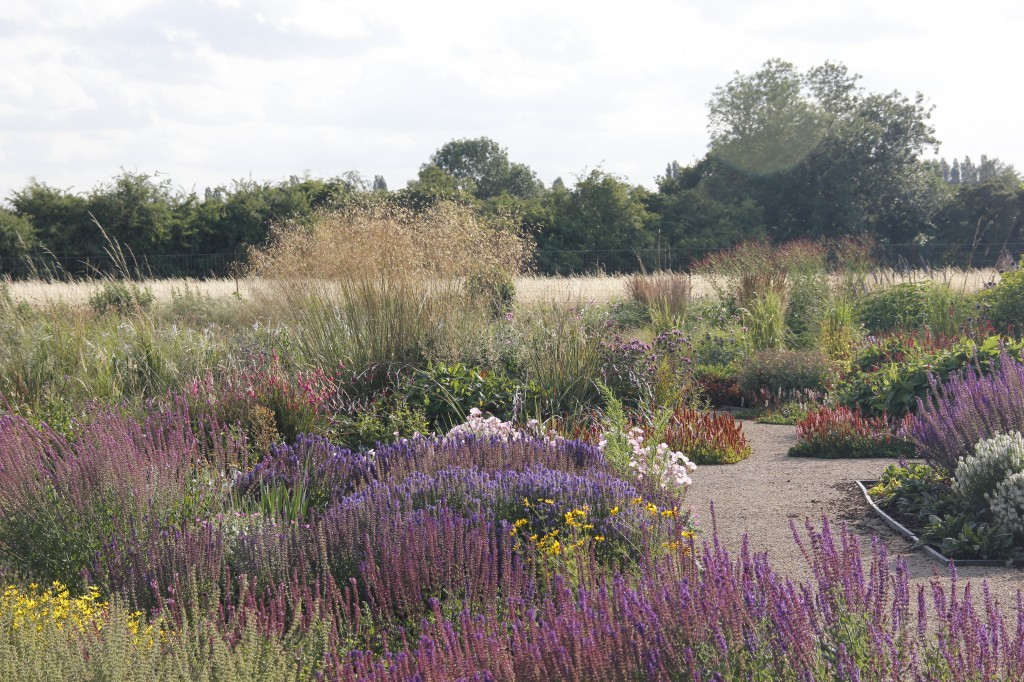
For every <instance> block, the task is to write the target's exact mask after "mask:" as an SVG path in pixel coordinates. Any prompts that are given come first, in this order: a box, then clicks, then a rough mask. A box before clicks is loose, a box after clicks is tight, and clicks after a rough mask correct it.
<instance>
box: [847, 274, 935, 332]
mask: <svg viewBox="0 0 1024 682" xmlns="http://www.w3.org/2000/svg"><path fill="white" fill-rule="evenodd" d="M929 286H933V285H931V284H930V283H927V284H926V283H922V284H897V285H895V286H891V287H883V288H880V289H875V290H874V291H872V292H871V293H869V294H868V295H866V296H864V297H863V298H861V299H860V300H859V301H858V302H857V320H858V321H859V322H860V323H861V324H863V325H864V327H865V328H866V329H867V330H868V331H869V332H871V333H872V334H880V333H882V332H888V331H893V330H895V329H909V328H914V327H917V326H918V325H920V324H921V323H922V322H924V321H925V319H926V313H927V307H926V302H925V295H926V292H925V289H926V288H927V287H929Z"/></svg>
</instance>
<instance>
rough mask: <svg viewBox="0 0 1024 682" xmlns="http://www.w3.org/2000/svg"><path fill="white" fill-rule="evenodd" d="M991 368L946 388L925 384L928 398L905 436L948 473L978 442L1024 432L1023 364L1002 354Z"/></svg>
mask: <svg viewBox="0 0 1024 682" xmlns="http://www.w3.org/2000/svg"><path fill="white" fill-rule="evenodd" d="M994 364H995V368H994V371H991V374H989V375H988V376H985V375H983V374H982V370H983V368H984V365H982V364H981V363H980V362H978V364H977V366H971V365H968V366H967V368H966V370H965V371H964V372H962V373H956V374H953V375H952V376H951V377H950V379H949V381H947V382H946V383H944V384H943V383H940V382H939V378H938V377H937V376H934V375H932V376H931V377H930V378H929V387H930V388H931V394H930V395H929V396H927V398H925V399H923V400H922V399H920V398H919V399H918V410H917V415H916V416H915V417H914V418H913V419H912V420H911V421H910V422H909V423H908V425H907V430H906V433H907V436H908V437H909V438H910V439H911V440H912V441H913V442H914V443H915V445H916V446H917V449H918V452H920V453H921V456H922V457H925V458H926V459H928V460H930V461H932V462H934V463H935V464H936V465H938V466H942V467H945V468H947V469H949V470H950V471H952V470H953V469H955V468H956V466H957V463H958V461H959V460H960V459H961V458H968V457H970V456H971V455H972V453H973V452H974V447H975V444H976V443H977V442H978V441H980V440H984V439H986V438H991V437H993V436H995V435H996V433H999V432H1003V433H1006V432H1009V431H1022V430H1024V364H1022V363H1021V362H1019V361H1017V360H1015V359H1014V358H1012V357H1010V355H1009V354H1008V353H1006V352H1003V353H1002V354H1001V355H1000V356H999V357H998V360H997V361H996V362H995V363H994Z"/></svg>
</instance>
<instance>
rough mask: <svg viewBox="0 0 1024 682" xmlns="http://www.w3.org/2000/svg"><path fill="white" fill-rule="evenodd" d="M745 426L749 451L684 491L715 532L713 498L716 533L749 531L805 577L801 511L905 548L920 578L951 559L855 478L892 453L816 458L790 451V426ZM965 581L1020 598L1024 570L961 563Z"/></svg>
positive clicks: (737, 538)
mask: <svg viewBox="0 0 1024 682" xmlns="http://www.w3.org/2000/svg"><path fill="white" fill-rule="evenodd" d="M743 431H744V433H746V435H747V438H748V439H749V440H750V443H751V445H752V446H753V454H752V455H751V456H750V458H748V459H746V460H744V461H742V462H739V463H738V464H732V465H722V466H701V467H698V469H697V471H695V472H694V473H693V485H691V486H690V489H689V490H688V491H687V493H686V503H687V506H689V507H690V508H691V510H692V511H693V513H694V514H695V516H696V518H697V523H698V525H699V526H700V527H701V528H703V529H704V530H705V531H707V533H708V534H710V530H711V514H710V504H711V503H712V502H714V504H715V518H716V520H717V526H718V535H719V538H720V539H721V541H722V542H723V543H724V544H725V546H726V547H727V548H729V550H730V552H732V553H734V555H735V554H738V553H739V547H740V543H741V541H742V538H743V535H744V533H747V534H748V535H749V537H750V545H751V549H753V550H755V551H767V552H768V553H769V555H770V556H771V559H772V565H773V566H774V567H775V569H776V570H778V571H779V572H780V573H783V574H785V575H789V576H791V577H793V578H800V579H802V578H807V577H809V576H810V570H809V568H808V566H807V562H806V561H805V560H804V557H803V555H802V554H801V553H800V550H799V549H798V548H797V546H796V544H795V543H794V542H793V535H792V532H791V531H790V527H789V523H790V520H794V521H795V522H796V523H797V525H798V527H800V528H803V523H804V519H811V520H812V521H814V522H820V520H821V517H822V516H826V517H828V519H829V521H830V522H832V523H833V524H834V525H835V526H837V527H838V526H839V524H841V523H842V522H844V521H845V522H846V523H847V524H848V526H849V528H850V529H851V530H852V531H854V532H855V533H857V535H859V536H860V537H861V538H862V543H861V545H862V552H863V555H864V556H865V557H868V556H870V551H871V545H870V541H871V537H872V536H878V537H879V538H880V539H882V540H883V541H884V542H885V543H886V544H887V545H888V546H889V553H890V556H893V557H895V555H902V556H903V557H904V558H905V559H906V560H907V563H908V565H909V568H910V574H911V576H912V577H913V578H914V582H915V583H925V584H926V583H927V582H928V580H929V579H930V578H931V577H932V576H933V575H934V574H935V573H938V574H939V575H942V576H945V575H948V573H949V570H948V568H947V567H946V566H944V565H942V564H940V563H939V562H937V561H934V560H933V559H930V558H929V557H928V556H927V555H926V554H924V553H923V552H921V551H917V550H912V549H911V543H910V542H908V541H907V540H905V539H903V538H902V537H901V536H899V535H898V534H896V533H895V532H894V531H892V530H891V529H890V528H889V527H888V526H886V525H885V524H884V523H883V522H882V521H881V519H879V518H878V517H877V516H876V515H875V514H874V512H873V511H872V510H871V508H870V507H869V506H868V504H867V502H866V501H865V500H864V498H863V495H862V493H861V492H860V490H859V489H858V488H857V485H856V484H855V483H854V481H855V480H857V479H861V480H865V479H874V478H877V477H878V476H879V475H881V473H882V471H883V470H884V469H885V467H886V466H887V465H888V464H891V463H892V460H887V459H812V458H805V457H788V456H787V455H786V452H787V451H788V450H789V448H790V446H792V445H793V444H794V443H796V429H795V427H792V426H772V425H767V424H757V423H754V422H752V421H744V422H743ZM957 573H958V575H959V576H960V578H961V581H964V580H969V581H971V582H972V583H975V584H976V586H975V590H976V594H978V595H980V587H981V585H980V582H981V581H982V580H983V579H984V580H987V581H988V583H989V587H990V589H991V590H992V592H993V595H994V596H995V597H996V598H997V599H998V601H999V602H1000V603H1002V604H1004V605H1006V606H1008V607H1009V606H1012V605H1014V604H1015V603H1016V593H1017V590H1018V589H1022V590H1024V571H1022V570H1019V569H1010V568H979V567H962V568H958V569H957Z"/></svg>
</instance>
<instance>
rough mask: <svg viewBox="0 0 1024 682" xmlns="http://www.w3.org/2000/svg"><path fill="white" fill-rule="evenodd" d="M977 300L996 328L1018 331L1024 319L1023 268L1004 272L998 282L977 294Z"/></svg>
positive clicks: (1007, 331) (1003, 330)
mask: <svg viewBox="0 0 1024 682" xmlns="http://www.w3.org/2000/svg"><path fill="white" fill-rule="evenodd" d="M978 302H979V304H980V305H981V307H982V309H983V311H984V314H985V316H986V317H988V319H989V321H991V322H992V324H993V325H994V326H995V327H996V328H997V329H998V330H1000V331H1002V332H1005V333H1011V332H1012V333H1020V332H1021V331H1022V328H1021V325H1022V321H1024V270H1021V269H1014V270H1011V271H1009V272H1004V273H1003V275H1002V279H1001V280H1000V281H999V283H998V284H996V285H995V286H990V287H987V288H985V289H983V290H982V291H981V292H980V293H979V294H978Z"/></svg>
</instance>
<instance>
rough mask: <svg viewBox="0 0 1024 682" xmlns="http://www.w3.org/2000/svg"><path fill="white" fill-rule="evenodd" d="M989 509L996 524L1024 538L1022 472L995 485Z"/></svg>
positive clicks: (1023, 478)
mask: <svg viewBox="0 0 1024 682" xmlns="http://www.w3.org/2000/svg"><path fill="white" fill-rule="evenodd" d="M989 508H990V509H991V510H992V516H993V517H994V518H995V520H996V523H997V524H999V525H1000V526H1002V527H1003V528H1006V529H1008V530H1009V531H1010V532H1011V533H1013V535H1014V536H1015V537H1016V538H1018V539H1019V538H1024V472H1021V471H1018V472H1016V473H1013V474H1010V475H1009V476H1007V477H1006V478H1005V479H1003V480H1002V481H1000V482H999V484H998V485H996V487H995V490H994V491H993V492H992V494H991V495H990V498H989Z"/></svg>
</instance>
